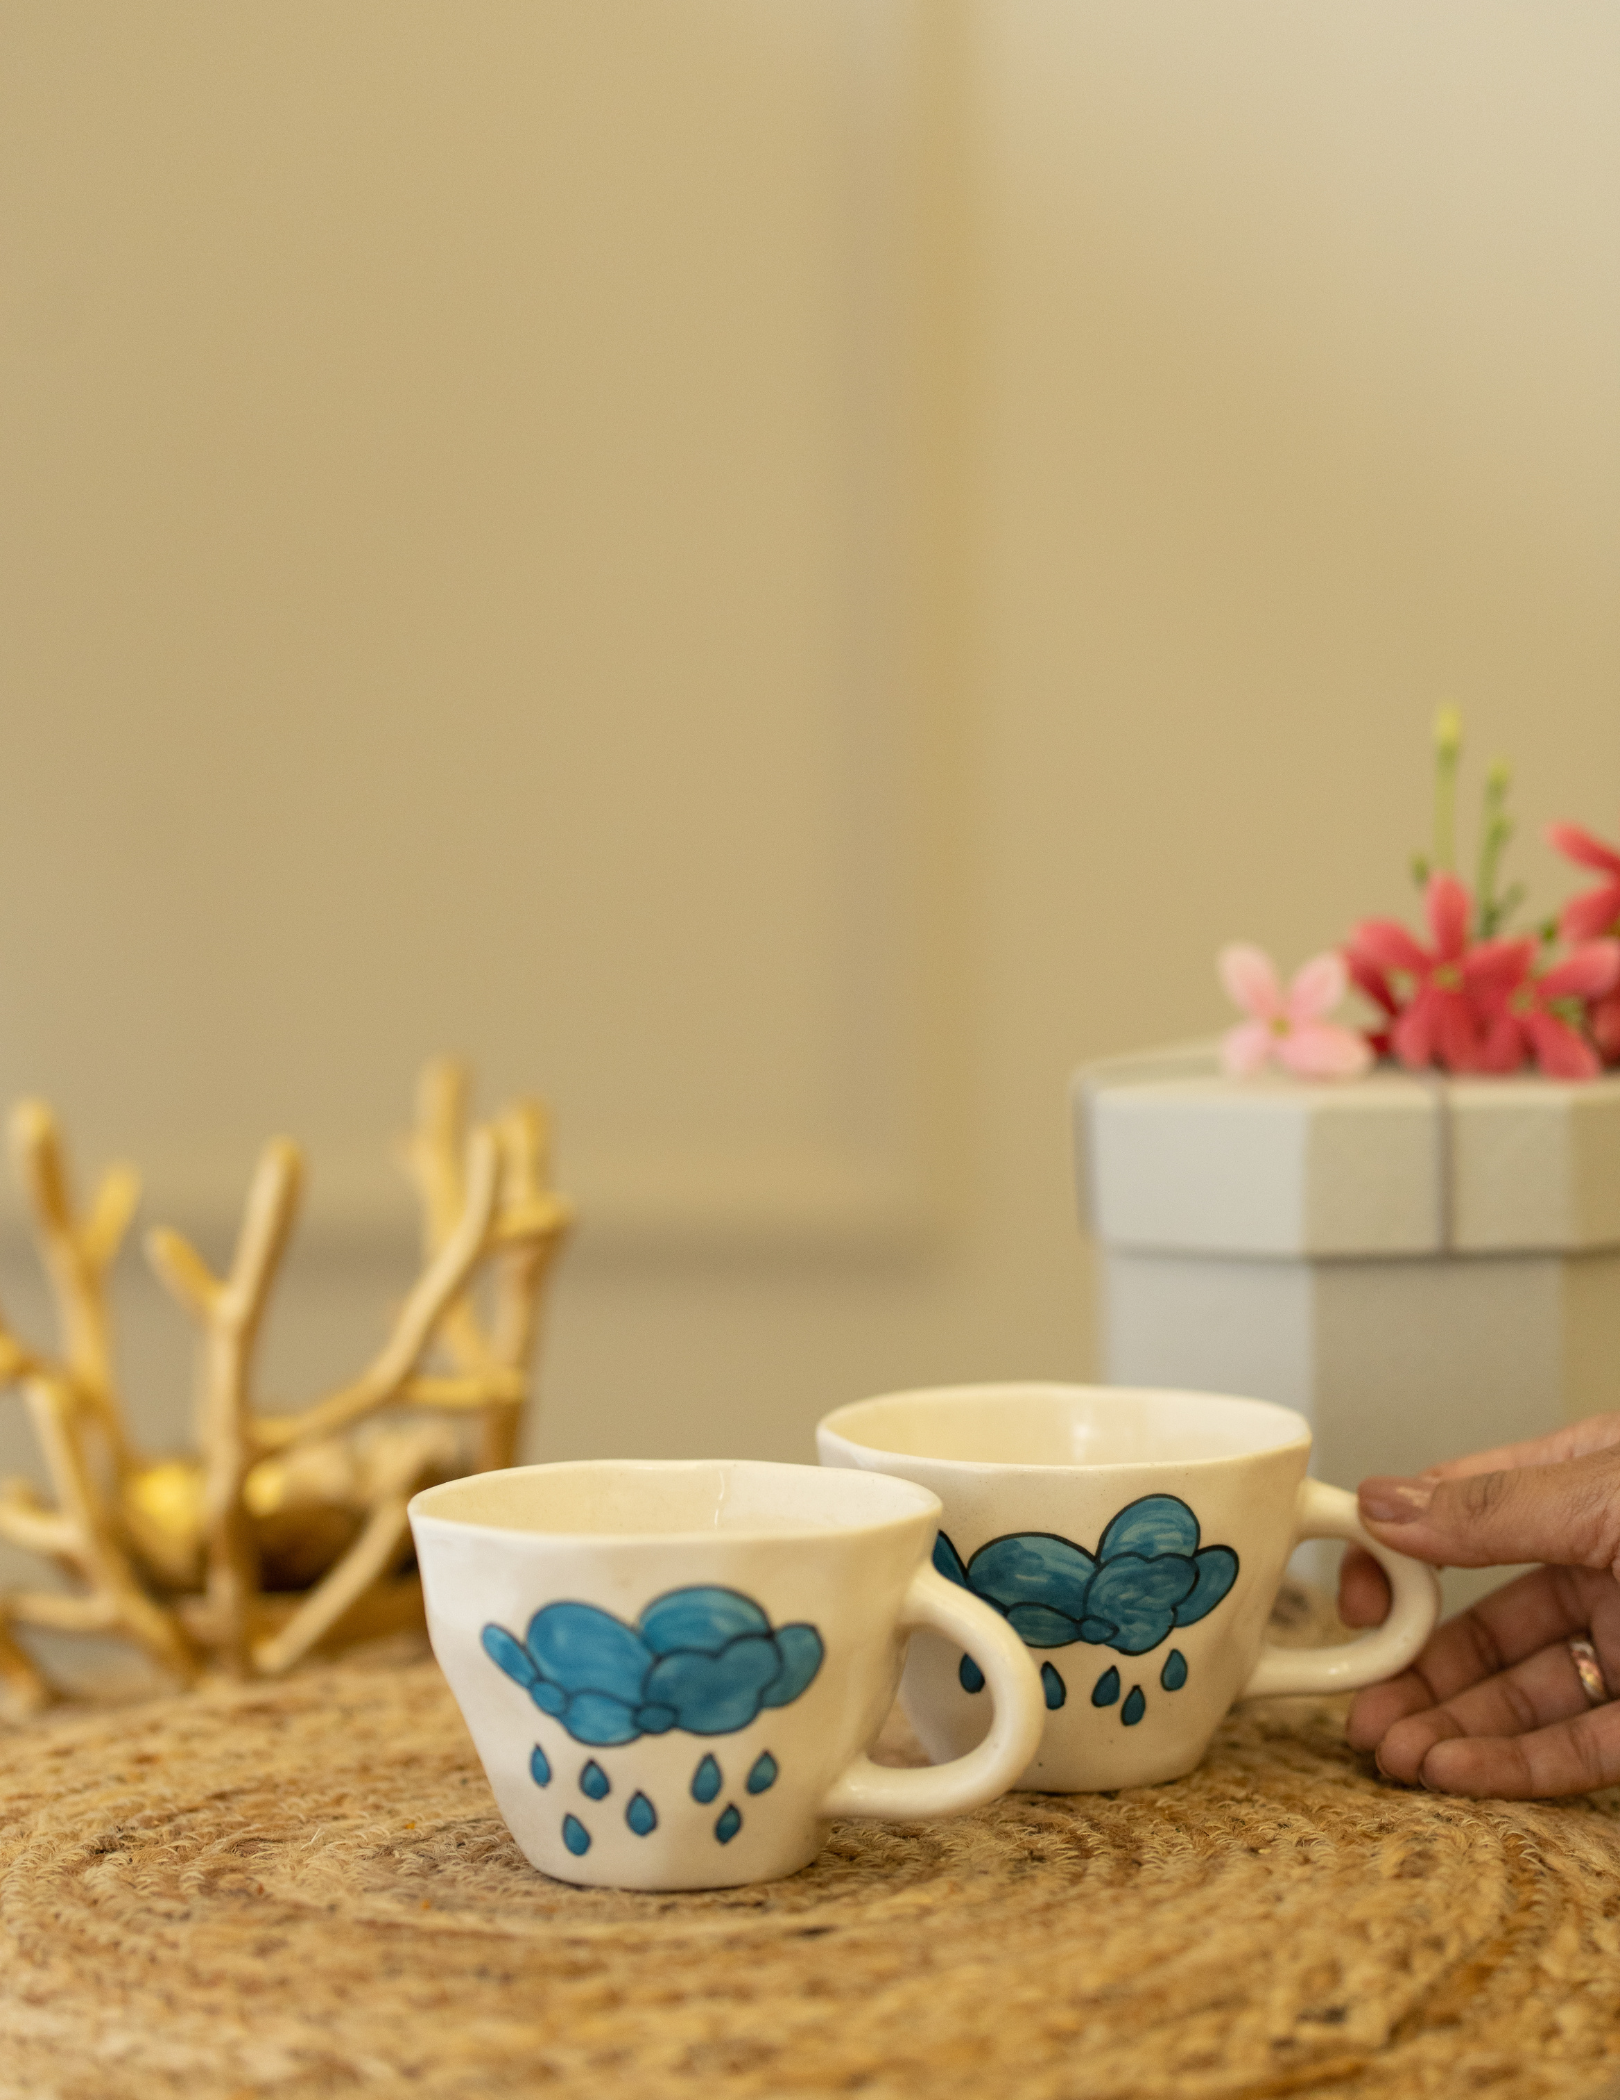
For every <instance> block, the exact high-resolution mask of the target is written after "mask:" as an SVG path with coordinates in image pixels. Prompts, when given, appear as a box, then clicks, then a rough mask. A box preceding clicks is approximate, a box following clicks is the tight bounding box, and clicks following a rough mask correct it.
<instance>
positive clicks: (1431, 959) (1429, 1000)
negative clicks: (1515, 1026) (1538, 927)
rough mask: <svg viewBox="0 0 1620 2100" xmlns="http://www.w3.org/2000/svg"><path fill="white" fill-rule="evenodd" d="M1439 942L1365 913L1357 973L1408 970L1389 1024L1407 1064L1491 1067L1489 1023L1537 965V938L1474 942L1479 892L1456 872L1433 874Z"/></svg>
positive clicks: (1432, 915)
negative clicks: (1404, 991)
mask: <svg viewBox="0 0 1620 2100" xmlns="http://www.w3.org/2000/svg"><path fill="white" fill-rule="evenodd" d="M1424 908H1425V910H1426V912H1427V915H1428V920H1429V932H1430V935H1431V937H1432V939H1433V941H1434V946H1433V947H1432V948H1425V947H1423V946H1422V945H1421V944H1420V943H1419V942H1418V941H1417V940H1415V939H1414V938H1413V936H1412V935H1411V934H1410V933H1409V932H1408V931H1407V929H1406V928H1405V927H1404V926H1402V925H1400V924H1399V923H1398V921H1396V920H1394V919H1364V920H1363V921H1362V922H1361V924H1360V925H1359V926H1358V927H1356V929H1355V931H1354V932H1353V933H1352V934H1351V936H1350V941H1349V953H1350V956H1351V958H1352V967H1354V968H1355V970H1356V974H1357V977H1358V980H1360V981H1362V982H1363V983H1365V982H1366V980H1367V974H1368V973H1374V972H1376V973H1377V974H1378V975H1379V976H1380V977H1382V978H1383V979H1384V980H1385V981H1386V982H1387V980H1388V979H1390V978H1391V977H1397V978H1398V977H1409V978H1410V979H1411V980H1412V992H1411V996H1410V998H1409V999H1408V1000H1407V1002H1406V1004H1405V1006H1404V1007H1403V1008H1402V1010H1401V1012H1400V1013H1399V1014H1398V1015H1397V1016H1396V1019H1395V1021H1394V1023H1393V1025H1392V1027H1391V1028H1390V1031H1389V1036H1390V1047H1391V1048H1392V1049H1393V1050H1394V1052H1395V1055H1396V1056H1397V1057H1398V1058H1399V1059H1400V1061H1401V1063H1402V1064H1403V1065H1406V1066H1408V1067H1409V1068H1412V1069H1420V1068H1421V1067H1423V1066H1425V1065H1432V1064H1436V1063H1438V1064H1442V1065H1444V1066H1445V1067H1446V1068H1447V1070H1448V1071H1452V1072H1477V1071H1481V1070H1484V1069H1485V1067H1484V1063H1483V1058H1484V1054H1485V1046H1484V1037H1485V1031H1486V1029H1487V1028H1488V1026H1489V1025H1490V1023H1491V1022H1492V1020H1493V1019H1494V1018H1495V1016H1496V1015H1497V1014H1498V1013H1499V1012H1500V1011H1501V1009H1502V1008H1503V1007H1504V1006H1505V1005H1506V1003H1507V1000H1508V997H1509V995H1510V994H1511V993H1512V992H1514V991H1516V990H1517V988H1518V987H1519V985H1521V984H1522V983H1523V982H1524V979H1525V978H1526V977H1527V976H1528V975H1529V972H1530V961H1531V958H1532V956H1533V955H1534V954H1535V952H1536V944H1535V942H1534V941H1532V940H1515V941H1476V942H1474V943H1473V944H1472V946H1470V944H1469V939H1468V922H1469V919H1470V916H1471V914H1472V909H1473V907H1472V900H1471V899H1470V897H1469V895H1468V891H1467V890H1466V889H1465V888H1464V886H1463V884H1462V883H1460V882H1459V881H1458V880H1457V878H1456V876H1455V875H1445V874H1434V875H1431V876H1430V877H1429V887H1428V893H1427V895H1426V897H1425V899H1424Z"/></svg>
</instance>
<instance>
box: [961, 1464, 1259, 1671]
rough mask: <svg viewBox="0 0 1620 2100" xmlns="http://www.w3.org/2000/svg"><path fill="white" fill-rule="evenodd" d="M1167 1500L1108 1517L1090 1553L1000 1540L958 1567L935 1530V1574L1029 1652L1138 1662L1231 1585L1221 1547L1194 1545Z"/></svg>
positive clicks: (1232, 1574)
mask: <svg viewBox="0 0 1620 2100" xmlns="http://www.w3.org/2000/svg"><path fill="white" fill-rule="evenodd" d="M1198 1541H1199V1526H1198V1519H1197V1518H1196V1517H1195V1516H1194V1515H1193V1513H1192V1511H1191V1510H1190V1509H1189V1508H1188V1507H1187V1505H1186V1503H1185V1502H1183V1501H1182V1500H1181V1499H1180V1498H1179V1497H1178V1496H1176V1495H1144V1496H1143V1497H1142V1498H1141V1500H1140V1501H1137V1502H1132V1503H1131V1504H1129V1505H1128V1507H1126V1508H1125V1509H1122V1510H1121V1511H1120V1512H1119V1514H1118V1515H1117V1516H1116V1517H1114V1518H1113V1519H1112V1520H1111V1521H1110V1522H1109V1524H1108V1525H1107V1527H1106V1528H1105V1530H1104V1532H1103V1535H1102V1537H1101V1538H1100V1539H1099V1540H1098V1542H1097V1551H1096V1553H1095V1555H1093V1554H1090V1553H1088V1552H1087V1551H1086V1549H1085V1548H1084V1547H1083V1546H1077V1545H1075V1543H1074V1542H1073V1540H1072V1539H1065V1538H1060V1537H1059V1536H1058V1535H1057V1534H1056V1533H1055V1532H1050V1531H1016V1532H1009V1533H1007V1534H1006V1535H1005V1536H1004V1537H1002V1538H999V1539H991V1540H990V1542H989V1543H988V1544H987V1545H984V1546H981V1547H980V1548H979V1550H978V1552H977V1553H975V1554H974V1556H973V1558H972V1559H971V1560H970V1561H967V1562H965V1563H964V1561H963V1559H962V1556H961V1555H960V1554H959V1553H958V1552H957V1550H956V1548H955V1546H954V1545H952V1543H951V1541H950V1540H949V1538H947V1537H946V1535H945V1533H944V1532H943V1531H942V1532H941V1533H940V1534H939V1536H938V1537H937V1538H936V1540H935V1541H934V1566H935V1567H936V1568H937V1569H938V1570H939V1572H940V1573H941V1574H942V1575H944V1576H945V1577H947V1578H948V1579H949V1580H950V1581H952V1582H955V1583H960V1584H961V1586H962V1587H963V1588H964V1589H968V1590H972V1591H973V1593H974V1594H975V1595H976V1596H979V1597H983V1598H984V1599H985V1600H986V1602H987V1603H990V1604H993V1605H994V1606H995V1607H996V1609H997V1610H998V1611H999V1612H1001V1613H1002V1614H1003V1616H1004V1617H1005V1618H1006V1619H1007V1621H1008V1623H1009V1624H1010V1625H1011V1626H1012V1628H1013V1629H1014V1631H1015V1632H1017V1633H1018V1634H1019V1635H1020V1636H1021V1637H1022V1638H1023V1640H1024V1641H1025V1643H1026V1644H1027V1645H1028V1646H1029V1647H1031V1648H1064V1647H1067V1646H1068V1645H1069V1643H1070V1642H1071V1641H1089V1642H1091V1643H1093V1644H1094V1645H1096V1646H1100V1647H1109V1648H1113V1649H1116V1650H1117V1651H1118V1652H1119V1653H1120V1654H1121V1655H1145V1654H1146V1653H1147V1651H1148V1650H1149V1649H1150V1648H1156V1647H1157V1646H1158V1645H1159V1643H1160V1642H1161V1641H1162V1640H1163V1639H1164V1638H1165V1636H1166V1635H1167V1634H1168V1633H1169V1632H1170V1631H1171V1629H1172V1628H1173V1627H1177V1626H1191V1625H1194V1624H1195V1623H1196V1622H1197V1621H1198V1620H1199V1619H1202V1618H1204V1617H1206V1616H1207V1615H1208V1614H1209V1613H1210V1612H1212V1611H1213V1610H1214V1609H1215V1607H1216V1605H1217V1604H1219V1603H1220V1601H1221V1599H1222V1598H1223V1597H1224V1596H1225V1595H1226V1593H1227V1591H1228V1590H1230V1589H1231V1587H1232V1584H1233V1582H1234V1581H1235V1580H1236V1579H1237V1571H1238V1557H1237V1555H1236V1554H1235V1553H1234V1552H1233V1551H1232V1549H1231V1547H1230V1546H1204V1547H1202V1548H1200V1546H1199V1543H1198Z"/></svg>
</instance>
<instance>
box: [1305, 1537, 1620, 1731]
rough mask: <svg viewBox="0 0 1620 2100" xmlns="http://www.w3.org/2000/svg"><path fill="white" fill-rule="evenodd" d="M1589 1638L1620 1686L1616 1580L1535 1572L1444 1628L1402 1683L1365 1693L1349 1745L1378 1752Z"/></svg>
mask: <svg viewBox="0 0 1620 2100" xmlns="http://www.w3.org/2000/svg"><path fill="white" fill-rule="evenodd" d="M1588 1631H1590V1632H1591V1634H1592V1638H1593V1640H1594V1641H1595V1642H1596V1644H1597V1648H1598V1655H1599V1658H1600V1660H1601V1661H1602V1664H1603V1668H1604V1672H1605V1674H1606V1675H1607V1676H1608V1678H1609V1682H1610V1683H1611V1684H1614V1685H1616V1686H1620V1587H1617V1586H1616V1583H1615V1580H1614V1578H1613V1576H1612V1575H1610V1574H1609V1573H1608V1572H1607V1571H1604V1572H1602V1573H1598V1572H1595V1571H1593V1570H1590V1569H1586V1568H1534V1569H1532V1570H1531V1572H1530V1573H1529V1574H1528V1575H1521V1576H1519V1577H1518V1579H1517V1580H1516V1581H1514V1582H1509V1583H1506V1584H1504V1586H1503V1587H1502V1588H1501V1589H1499V1590H1493V1591H1492V1593H1491V1595H1490V1596H1488V1597H1482V1598H1481V1599H1480V1601H1479V1602H1478V1603H1477V1604H1475V1605H1472V1606H1471V1607H1470V1608H1469V1609H1468V1610H1467V1611H1465V1612H1461V1613H1459V1614H1458V1616H1457V1617H1456V1618H1454V1619H1448V1620H1447V1621H1446V1623H1445V1624H1444V1625H1443V1626H1439V1627H1437V1628H1436V1629H1435V1631H1434V1632H1433V1633H1432V1634H1430V1636H1429V1638H1428V1640H1427V1641H1426V1642H1425V1643H1424V1645H1423V1648H1422V1649H1421V1651H1420V1652H1419V1654H1418V1655H1417V1657H1416V1658H1415V1659H1414V1661H1413V1662H1412V1664H1411V1665H1410V1667H1409V1668H1407V1669H1405V1670H1403V1671H1402V1672H1401V1674H1400V1675H1399V1676H1398V1677H1391V1678H1388V1679H1386V1681H1385V1682H1384V1683H1383V1684H1374V1685H1369V1686H1368V1687H1367V1689H1366V1690H1365V1691H1364V1692H1358V1693H1357V1695H1356V1700H1355V1704H1354V1705H1353V1706H1352V1707H1351V1709H1350V1718H1349V1720H1348V1722H1347V1723H1346V1729H1345V1733H1346V1737H1347V1739H1348V1741H1349V1743H1350V1745H1351V1747H1352V1749H1356V1750H1371V1749H1373V1748H1375V1747H1376V1746H1377V1745H1379V1744H1381V1743H1382V1742H1383V1740H1384V1737H1385V1736H1386V1735H1387V1734H1388V1732H1389V1731H1390V1730H1391V1729H1392V1728H1394V1727H1395V1726H1396V1724H1397V1723H1399V1722H1400V1721H1402V1720H1403V1719H1405V1717H1406V1716H1407V1715H1409V1714H1417V1713H1422V1712H1424V1711H1425V1710H1426V1709H1428V1708H1431V1707H1435V1706H1439V1705H1442V1704H1443V1703H1445V1702H1446V1701H1448V1700H1454V1699H1455V1698H1456V1697H1457V1695H1458V1694H1459V1693H1461V1692H1465V1691H1467V1689H1468V1688H1469V1687H1470V1686H1471V1685H1476V1684H1480V1683H1482V1682H1483V1681H1484V1680H1485V1679H1487V1678H1491V1677H1495V1676H1498V1675H1499V1674H1500V1673H1501V1672H1503V1671H1504V1670H1509V1669H1511V1668H1512V1667H1513V1665H1514V1664H1516V1663H1519V1662H1522V1661H1524V1659H1525V1658H1526V1657H1528V1656H1532V1655H1535V1654H1537V1653H1538V1652H1539V1651H1540V1650H1541V1649H1543V1648H1547V1647H1550V1646H1551V1645H1552V1644H1553V1643H1554V1642H1561V1641H1564V1640H1567V1639H1568V1637H1569V1636H1570V1635H1571V1634H1572V1633H1586V1632H1588ZM1570 1670H1571V1673H1572V1674H1573V1670H1574V1665H1573V1664H1571V1665H1570Z"/></svg>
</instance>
